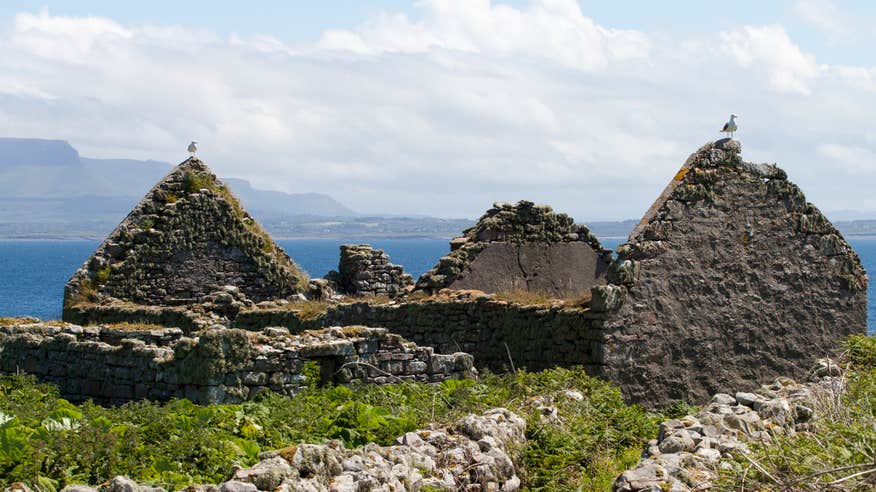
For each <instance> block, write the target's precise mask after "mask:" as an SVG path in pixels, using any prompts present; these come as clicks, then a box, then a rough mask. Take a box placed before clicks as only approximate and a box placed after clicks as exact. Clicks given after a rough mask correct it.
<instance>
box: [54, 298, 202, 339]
mask: <svg viewBox="0 0 876 492" xmlns="http://www.w3.org/2000/svg"><path fill="white" fill-rule="evenodd" d="M62 317H63V319H64V321H66V322H68V323H72V324H75V325H82V326H90V325H100V324H113V323H142V324H147V325H160V326H172V327H175V328H179V329H181V330H183V331H184V332H185V333H192V332H194V331H197V330H198V329H199V325H198V323H197V319H198V318H197V316H196V315H195V314H194V313H193V312H191V311H189V310H187V309H185V308H183V307H169V306H145V305H135V304H124V305H121V304H111V305H105V306H104V305H99V304H79V305H75V306H66V307H64V312H63V316H62Z"/></svg>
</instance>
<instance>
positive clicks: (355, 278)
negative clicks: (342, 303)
mask: <svg viewBox="0 0 876 492" xmlns="http://www.w3.org/2000/svg"><path fill="white" fill-rule="evenodd" d="M327 278H328V279H329V280H330V281H332V282H334V283H335V285H336V286H337V290H338V292H340V293H341V294H346V295H350V296H369V295H370V296H387V297H396V296H399V295H402V294H404V293H405V292H406V289H407V287H408V286H411V285H413V283H414V280H413V278H411V276H410V275H409V274H407V273H405V272H404V269H403V268H402V267H400V266H398V265H393V264H392V263H390V262H389V255H388V254H386V253H385V252H384V251H382V250H379V249H374V248H372V247H371V246H368V245H367V244H343V245H341V258H340V261H339V263H338V271H337V272H334V271H333V272H330V273H329V275H328V276H327Z"/></svg>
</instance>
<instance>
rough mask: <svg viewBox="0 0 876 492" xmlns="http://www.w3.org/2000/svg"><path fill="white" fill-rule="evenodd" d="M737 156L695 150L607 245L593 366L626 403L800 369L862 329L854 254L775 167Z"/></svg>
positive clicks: (694, 396) (724, 144)
mask: <svg viewBox="0 0 876 492" xmlns="http://www.w3.org/2000/svg"><path fill="white" fill-rule="evenodd" d="M740 151H741V146H740V145H739V143H738V142H736V141H731V140H723V141H718V142H716V143H710V144H707V145H705V146H703V147H702V148H701V149H699V150H698V151H697V152H696V153H694V154H693V155H692V156H691V157H690V158H689V159H688V161H687V162H686V164H685V165H684V166H683V167H682V168H681V170H680V171H679V172H678V174H677V175H676V177H675V178H674V179H673V180H672V182H671V183H670V185H669V186H668V187H667V189H666V191H665V192H664V194H663V195H662V196H661V197H660V198H659V199H658V200H657V202H656V203H655V204H654V206H653V207H652V208H651V210H649V212H648V213H647V214H646V215H645V217H644V218H643V219H642V222H641V223H640V224H639V226H638V227H636V229H635V230H634V231H633V233H632V235H631V236H630V239H629V241H628V242H627V243H626V244H624V245H622V246H620V247H619V248H618V251H617V253H618V260H617V261H616V262H615V264H614V265H613V266H612V269H611V270H610V272H609V279H610V281H611V282H612V283H613V285H610V286H607V287H606V288H605V289H606V290H607V291H609V290H610V291H611V296H610V297H612V298H614V299H615V301H614V302H613V303H612V305H611V306H610V307H611V308H613V309H615V311H614V313H613V314H612V315H611V316H610V317H609V318H608V319H607V320H606V322H605V325H604V326H605V334H606V340H605V364H604V366H603V367H604V368H605V370H606V372H605V374H604V376H605V377H606V378H607V379H609V380H611V381H613V382H615V383H616V384H618V385H619V386H620V387H621V388H622V390H623V393H624V395H625V396H626V397H627V398H628V399H630V400H635V401H645V402H666V401H670V400H673V399H682V400H687V401H692V402H703V401H706V400H707V399H708V398H709V395H710V394H712V393H716V392H720V391H721V390H726V389H728V388H738V389H740V390H744V389H745V388H746V387H751V385H753V384H754V382H756V381H763V380H768V379H771V378H775V377H778V376H781V375H784V376H789V377H792V378H799V377H803V376H805V374H806V371H807V369H808V367H809V366H810V365H811V364H812V362H813V359H814V354H815V353H824V352H825V351H830V350H831V349H833V348H834V347H836V344H837V343H838V341H839V340H841V339H843V338H845V337H846V336H848V335H850V334H852V333H863V332H864V331H865V329H866V302H867V300H866V286H867V276H866V273H865V272H864V270H863V268H862V266H861V263H860V260H859V259H858V256H857V255H856V254H855V252H854V251H853V250H852V248H851V247H850V246H849V245H848V244H847V243H846V242H845V240H844V239H843V238H842V236H841V235H840V233H839V232H838V231H837V230H836V229H835V228H834V227H833V226H832V225H831V224H830V222H828V220H827V219H826V218H825V217H824V216H823V215H822V214H821V213H820V212H819V211H818V209H816V208H815V206H813V205H812V204H810V203H807V201H806V198H805V197H804V195H803V193H802V192H801V191H800V189H799V188H797V187H796V186H795V185H794V184H793V183H791V182H789V181H788V180H787V176H786V174H785V172H784V171H782V170H781V169H779V168H777V167H776V166H775V165H767V164H752V163H748V162H744V161H743V160H742V159H741V157H740Z"/></svg>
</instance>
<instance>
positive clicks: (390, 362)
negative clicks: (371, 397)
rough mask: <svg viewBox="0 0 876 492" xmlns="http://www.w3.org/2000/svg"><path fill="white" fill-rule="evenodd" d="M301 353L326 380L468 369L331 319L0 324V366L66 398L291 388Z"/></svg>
mask: <svg viewBox="0 0 876 492" xmlns="http://www.w3.org/2000/svg"><path fill="white" fill-rule="evenodd" d="M308 361H315V362H317V363H318V364H319V365H320V370H321V375H322V378H323V379H324V380H325V382H333V383H336V384H346V383H352V382H362V383H377V384H382V383H394V382H401V381H420V382H440V381H444V380H446V379H449V378H461V377H475V376H476V375H477V372H476V371H475V370H474V363H473V359H472V357H471V356H470V355H468V354H464V353H453V354H449V355H442V354H436V353H435V352H434V350H433V349H432V348H431V347H419V346H417V345H415V344H414V343H411V342H408V341H406V340H404V339H403V338H402V337H401V336H400V335H397V334H392V333H388V332H387V331H386V330H385V329H383V328H366V327H362V326H350V327H343V328H339V327H334V328H328V329H323V330H317V331H308V332H304V333H301V334H299V335H290V334H289V331H288V330H285V329H281V328H267V329H265V330H264V331H263V332H261V333H254V332H248V331H244V330H236V329H225V328H221V327H220V328H215V329H209V330H206V331H203V332H200V333H198V334H197V336H196V337H187V336H185V335H184V333H183V331H182V330H180V329H177V328H164V329H155V330H139V331H138V330H120V329H114V328H107V327H81V326H76V325H69V324H68V325H62V326H59V325H57V324H52V325H46V324H42V323H23V324H19V325H11V326H0V373H7V374H10V373H19V372H25V373H29V374H33V375H34V376H36V377H37V378H38V379H40V380H42V381H48V382H53V383H56V384H57V385H58V388H59V390H60V393H61V395H62V396H64V397H65V398H67V399H70V400H74V401H82V400H85V399H89V398H90V399H93V400H94V401H96V402H99V403H113V404H115V403H124V402H126V401H130V400H138V399H144V398H149V399H152V400H167V399H170V398H188V399H189V400H192V401H194V402H198V403H233V402H240V401H244V400H247V399H251V398H253V397H255V396H256V395H258V394H259V393H261V392H263V391H267V390H271V391H274V392H276V393H280V394H285V395H293V394H295V393H296V392H297V391H298V390H299V389H300V388H301V387H302V386H303V385H304V384H306V382H307V381H306V380H305V378H304V376H303V375H302V374H301V370H302V367H303V365H304V364H305V363H306V362H308ZM135 492H136V491H135ZM140 492H143V491H140Z"/></svg>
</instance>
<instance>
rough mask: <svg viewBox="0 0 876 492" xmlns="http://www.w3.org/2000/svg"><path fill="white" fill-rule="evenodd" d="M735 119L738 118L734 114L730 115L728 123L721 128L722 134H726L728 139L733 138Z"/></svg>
mask: <svg viewBox="0 0 876 492" xmlns="http://www.w3.org/2000/svg"><path fill="white" fill-rule="evenodd" d="M736 118H739V117H738V116H736V115H735V114H731V115H730V121H728V122H727V123H724V128H721V132H722V133H726V134H727V135H728V136H729V137H730V138H733V132H735V131H736V128H737V127H736Z"/></svg>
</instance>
